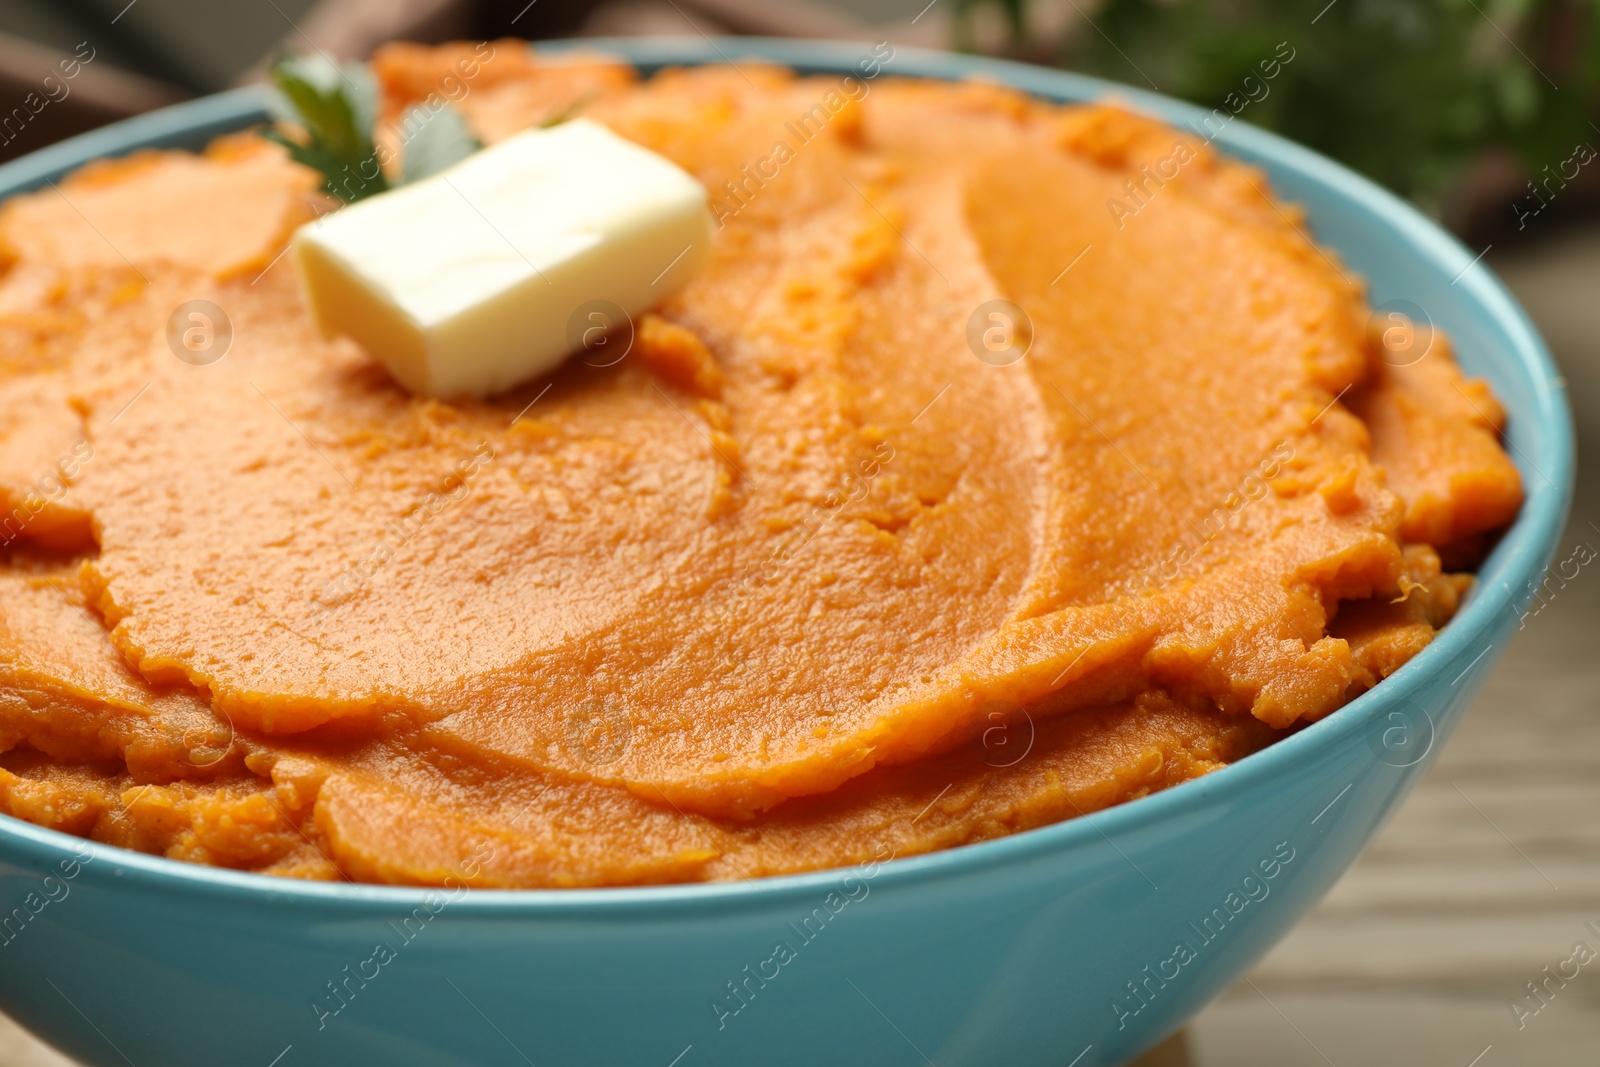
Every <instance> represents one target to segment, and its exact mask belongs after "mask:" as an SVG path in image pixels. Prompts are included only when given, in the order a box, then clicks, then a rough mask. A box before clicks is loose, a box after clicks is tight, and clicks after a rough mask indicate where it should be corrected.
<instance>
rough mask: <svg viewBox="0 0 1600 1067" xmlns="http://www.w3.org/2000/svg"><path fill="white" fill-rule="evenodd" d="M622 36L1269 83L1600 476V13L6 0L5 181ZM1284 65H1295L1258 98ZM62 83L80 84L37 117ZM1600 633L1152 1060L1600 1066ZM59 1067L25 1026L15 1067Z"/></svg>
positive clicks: (1497, 687) (1529, 667) (1215, 89)
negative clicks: (492, 47) (67, 67)
mask: <svg viewBox="0 0 1600 1067" xmlns="http://www.w3.org/2000/svg"><path fill="white" fill-rule="evenodd" d="M610 34H672V35H686V34H687V35H699V34H754V35H769V36H797V37H824V38H850V39H857V40H889V41H891V42H893V43H895V44H897V45H900V44H905V45H921V46H925V47H931V48H955V49H961V50H967V51H977V52H983V53H987V54H992V55H1000V56H1006V57H1010V58H1015V59H1023V60H1027V61H1029V62H1035V63H1043V64H1049V65H1057V66H1063V67H1067V68H1070V69H1074V70H1080V71H1084V72H1088V73H1092V74H1097V75H1100V76H1102V77H1105V78H1109V79H1111V80H1113V81H1118V82H1123V83H1126V84H1128V85H1132V86H1136V87H1139V88H1154V89H1157V90H1159V91H1160V92H1163V93H1166V94H1168V95H1172V96H1178V97H1183V98H1185V99H1188V100H1191V101H1193V102H1195V103H1198V104H1201V105H1202V106H1205V107H1207V108H1227V109H1229V110H1240V109H1241V105H1239V104H1238V97H1237V96H1234V97H1233V98H1232V100H1230V94H1237V93H1238V92H1239V91H1240V88H1241V87H1244V89H1245V91H1246V92H1247V93H1249V94H1251V102H1250V103H1249V105H1248V109H1247V110H1245V111H1244V114H1243V115H1242V116H1241V119H1242V120H1243V121H1249V122H1253V123H1256V124H1259V125H1263V126H1266V127H1268V128H1270V129H1273V130H1276V131H1278V132H1280V133H1282V134H1284V135H1286V136H1288V137H1290V138H1292V139H1294V140H1296V141H1299V142H1301V143H1303V144H1306V145H1308V146H1310V147H1312V148H1315V149H1317V150H1318V151H1321V152H1323V153H1326V154H1327V155H1330V156H1333V157H1334V158H1336V159H1339V160H1341V161H1343V162H1344V163H1346V164H1347V165H1349V166H1351V167H1353V168H1355V169H1356V170H1358V171H1361V172H1363V173H1365V174H1367V175H1368V176H1370V177H1372V178H1373V179H1374V180H1376V181H1378V182H1380V183H1382V184H1384V185H1386V186H1388V187H1389V188H1391V189H1392V190H1394V191H1395V192H1396V193H1398V194H1400V195H1401V196H1404V197H1406V198H1407V199H1409V200H1411V201H1412V202H1413V203H1415V204H1416V205H1417V206H1418V207H1419V208H1421V209H1422V210H1423V211H1425V212H1427V213H1428V214H1430V215H1432V216H1434V217H1435V218H1437V219H1439V220H1440V221H1441V222H1442V223H1443V224H1445V225H1446V226H1448V227H1449V228H1450V229H1452V230H1454V231H1455V232H1456V233H1457V234H1458V235H1459V236H1460V237H1461V238H1462V240H1464V241H1465V242H1467V244H1468V245H1470V246H1471V247H1472V249H1473V250H1474V251H1482V252H1483V258H1484V262H1486V263H1488V264H1489V265H1490V266H1491V267H1492V268H1494V269H1495V270H1496V271H1497V272H1498V273H1499V274H1500V275H1501V277H1502V278H1504V279H1505V280H1506V282H1507V283H1508V284H1509V285H1510V287H1511V288H1512V289H1513V290H1514V291H1515V293H1516V295H1517V296H1518V297H1519V298H1520V299H1521V300H1522V302H1523V304H1524V305H1525V306H1526V307H1527V308H1528V310H1529V311H1530V312H1531V313H1532V315H1533V317H1534V319H1535V320H1536V321H1537V323H1538V324H1539V326H1540V328H1541V330H1542V331H1543V332H1544V334H1545V336H1546V338H1547V340H1548V341H1549V342H1550V345H1551V347H1552V349H1553V350H1554V351H1555V354H1556V357H1557V360H1558V362H1560V363H1561V365H1562V370H1563V372H1564V374H1565V377H1566V380H1567V384H1568V389H1569V393H1570V395H1571V397H1572V400H1573V405H1574V409H1575V413H1576V415H1577V418H1578V425H1579V437H1580V448H1581V450H1582V451H1583V452H1584V453H1586V454H1588V455H1590V456H1592V455H1594V454H1595V451H1594V450H1595V445H1596V433H1597V430H1600V357H1597V355H1596V351H1595V347H1596V339H1597V338H1600V299H1597V298H1600V162H1595V161H1596V159H1597V151H1596V150H1597V148H1600V118H1597V115H1600V109H1597V107H1596V105H1597V103H1600V99H1597V91H1600V0H1331V2H1329V0H1305V2H1301V0H931V2H930V0H503V2H502V0H131V2H130V0H0V102H5V101H14V102H16V103H17V105H18V106H17V107H16V108H15V109H13V110H12V111H10V112H9V113H0V162H3V161H5V160H8V159H12V158H15V157H17V156H20V155H23V154H26V153H28V152H32V151H35V150H37V149H39V148H42V147H44V146H45V145H47V144H49V143H51V142H52V141H55V140H59V139H61V138H63V137H67V136H70V135H72V134H74V133H78V132H81V131H83V130H87V129H92V128H93V127H95V126H98V125H101V124H103V123H106V122H110V121H113V120H115V119H118V118H123V117H126V116H128V115H132V114H137V113H139V112H142V111H146V110H149V109H152V108H156V107H161V106H164V105H166V104H169V103H173V102H176V101H179V100H183V99H186V98H188V97H191V96H196V95H200V94H204V93H209V92H214V91H217V90H220V89H225V88H228V87H230V86H233V85H237V84H242V83H245V82H249V81H252V80H254V79H256V78H258V77H259V76H260V73H261V72H262V71H263V69H264V64H265V61H266V60H267V59H268V58H269V57H270V56H272V55H274V54H276V53H277V52H279V51H280V50H283V49H288V50H290V51H294V52H308V51H313V50H314V51H318V52H322V53H323V54H326V55H330V56H334V57H337V58H341V59H362V58H365V57H366V56H367V55H369V54H370V52H371V51H372V49H373V48H374V47H376V46H377V45H379V44H381V43H382V42H384V41H387V40H392V39H395V38H405V39H409V40H417V41H438V40H446V39H450V38H462V37H467V38H497V37H503V36H520V37H526V38H530V39H535V40H537V39H540V38H552V37H571V36H603V35H610ZM1280 42H1284V43H1286V44H1287V46H1288V47H1289V48H1291V49H1293V52H1294V58H1293V61H1292V62H1289V63H1286V64H1284V65H1283V67H1282V69H1281V72H1280V73H1279V75H1278V76H1277V77H1276V78H1274V79H1272V80H1271V82H1270V85H1268V84H1263V83H1261V82H1259V81H1256V82H1255V83H1254V84H1255V86H1256V88H1253V89H1252V88H1251V87H1250V86H1251V84H1252V82H1251V81H1249V80H1247V79H1249V78H1252V77H1253V76H1254V75H1255V74H1256V73H1257V72H1256V70H1255V65H1256V63H1257V62H1258V60H1259V59H1260V57H1261V56H1263V55H1271V54H1273V52H1274V50H1275V49H1276V48H1277V47H1278V45H1279V43H1280ZM68 57H75V58H76V59H77V60H78V61H79V62H80V64H81V72H80V74H79V76H78V77H77V78H75V79H73V80H72V81H71V82H70V83H62V84H64V85H65V86H66V87H67V90H68V91H66V92H65V93H64V94H63V93H62V92H61V90H59V89H58V90H56V91H54V92H53V93H52V94H51V96H50V98H49V99H44V98H42V97H40V95H39V94H38V92H37V90H38V89H39V87H40V85H41V79H42V77H43V75H44V74H46V73H47V72H49V71H50V70H51V69H52V68H55V67H56V64H57V63H58V62H59V61H61V60H63V59H66V58H68ZM735 58H737V56H736V55H735ZM30 93H32V94H33V95H32V96H31V97H30V96H29V94H30ZM6 106H8V107H9V106H11V105H10V104H7V105H6ZM1582 469H1586V467H1585V466H1584V465H1580V470H1582ZM1580 544H1586V545H1588V546H1590V548H1591V551H1593V550H1596V549H1600V486H1597V485H1596V484H1595V482H1594V481H1593V480H1592V479H1581V478H1580V486H1579V493H1578V500H1577V505H1576V507H1575V510H1574V515H1573V518H1572V522H1571V523H1570V524H1569V528H1568V531H1567V534H1566V537H1565V539H1564V543H1563V546H1562V548H1561V549H1560V550H1558V552H1557V558H1558V559H1562V558H1565V557H1567V556H1568V555H1569V554H1570V553H1572V551H1573V550H1574V548H1576V547H1577V546H1578V545H1580ZM1596 634H1600V577H1595V576H1594V575H1593V574H1591V573H1590V571H1589V570H1584V571H1582V572H1580V574H1579V576H1578V577H1577V578H1575V579H1572V580H1570V581H1568V582H1565V583H1563V584H1562V587H1561V589H1560V591H1559V594H1558V595H1556V596H1555V597H1553V598H1552V599H1551V601H1550V604H1549V606H1548V607H1547V608H1546V609H1545V610H1543V611H1541V612H1540V613H1539V615H1538V616H1537V617H1534V618H1531V619H1529V620H1527V625H1526V627H1525V628H1524V629H1523V630H1522V631H1521V632H1520V633H1519V634H1518V636H1517V639H1516V641H1515V642H1514V644H1513V645H1512V646H1511V649H1510V651H1509V652H1508V653H1507V655H1506V658H1505V660H1504V661H1502V663H1501V666H1500V668H1499V669H1498V671H1497V672H1496V673H1495V675H1494V677H1493V678H1492V679H1491V681H1490V683H1489V685H1488V687H1487V688H1486V690H1485V692H1484V694H1483V696H1482V698H1481V699H1480V701H1479V704H1478V706H1477V707H1476V708H1475V709H1474V711H1473V713H1472V715H1471V716H1470V717H1469V719H1468V720H1467V723H1466V725H1465V726H1464V727H1462V729H1461V730H1460V731H1459V733H1458V734H1457V735H1456V737H1455V738H1453V739H1452V741H1451V743H1450V746H1449V747H1448V748H1447V749H1446V750H1445V751H1444V753H1443V754H1442V756H1441V757H1440V759H1439V760H1438V762H1437V763H1436V764H1435V765H1434V767H1433V768H1432V770H1431V771H1430V772H1429V774H1428V776H1427V778H1426V779H1425V780H1424V781H1423V783H1422V785H1421V786H1420V787H1419V788H1418V790H1417V792H1416V793H1415V794H1413V796H1412V797H1411V798H1410V799H1409V800H1408V801H1407V803H1406V804H1405V805H1404V807H1403V808H1402V809H1401V811H1400V812H1399V814H1398V815H1397V816H1396V817H1395V818H1394V819H1393V820H1392V822H1391V823H1390V824H1389V826H1388V827H1387V828H1386V829H1385V830H1384V832H1383V834H1382V835H1381V836H1380V838H1379V839H1378V840H1377V842H1376V843H1375V844H1374V845H1373V846H1372V848H1371V849H1369V851H1368V853H1367V854H1366V855H1365V856H1364V857H1363V858H1362V860H1361V861H1360V862H1358V863H1357V865H1356V866H1355V867H1354V868H1353V869H1352V870H1351V871H1350V872H1349V873H1348V874H1347V875H1346V877H1345V878H1344V880H1343V881H1342V882H1341V883H1340V884H1339V885H1338V886H1337V887H1336V888H1335V890H1334V891H1333V892H1332V894H1330V896H1329V897H1328V899H1327V900H1326V901H1325V902H1324V903H1323V904H1322V906H1321V907H1320V908H1319V909H1318V910H1317V911H1316V912H1315V913H1314V914H1313V915H1312V916H1311V917H1310V918H1309V919H1307V920H1306V922H1305V923H1303V924H1302V925H1301V926H1300V928H1299V929H1297V930H1296V931H1295V932H1294V933H1293V934H1292V935H1291V936H1290V937H1289V938H1288V939H1287V940H1285V941H1284V942H1283V943H1282V944H1281V945H1279V946H1278V947H1277V948H1276V949H1274V950H1273V952H1272V953H1271V954H1270V955H1268V957H1267V958H1266V959H1265V960H1263V961H1262V963H1261V964H1260V965H1259V966H1258V967H1257V968H1256V970H1255V971H1254V972H1253V973H1252V974H1251V975H1250V976H1248V977H1247V978H1246V979H1245V980H1243V981H1242V982H1240V983H1239V985H1238V986H1236V987H1235V988H1234V989H1232V990H1230V991H1229V992H1228V993H1226V994H1224V995H1223V996H1222V997H1221V998H1220V999H1219V1000H1218V1001H1217V1002H1216V1003H1214V1004H1213V1005H1212V1006H1211V1007H1209V1008H1208V1009H1207V1010H1206V1011H1205V1012H1203V1013H1202V1014H1201V1015H1200V1016H1199V1017H1198V1018H1197V1019H1196V1020H1195V1021H1194V1022H1193V1023H1192V1024H1191V1025H1190V1027H1189V1028H1188V1030H1187V1031H1186V1032H1185V1033H1184V1034H1181V1035H1178V1037H1176V1038H1175V1039H1174V1040H1173V1041H1172V1042H1169V1043H1168V1045H1167V1046H1165V1047H1164V1048H1163V1049H1161V1050H1160V1051H1158V1052H1157V1053H1156V1054H1154V1055H1152V1056H1151V1057H1147V1059H1146V1060H1145V1061H1141V1062H1142V1064H1144V1065H1145V1067H1157V1065H1160V1067H1180V1065H1197V1067H1298V1065H1302V1064H1303V1065H1308V1067H1313V1065H1316V1067H1320V1065H1324V1064H1326V1065H1330V1067H1332V1065H1339V1067H1354V1065H1361V1067H1389V1065H1394V1067H1402V1065H1403V1067H1413V1065H1420V1064H1446V1065H1450V1067H1505V1065H1518V1064H1535V1065H1544V1064H1586V1063H1597V1062H1600V961H1596V962H1595V963H1592V964H1590V965H1589V966H1587V967H1585V968H1583V969H1582V970H1581V971H1580V973H1579V975H1578V977H1576V978H1574V979H1571V980H1569V981H1566V982H1565V983H1564V984H1562V985H1560V986H1559V987H1556V986H1554V985H1550V986H1546V987H1545V988H1546V989H1547V990H1550V989H1553V990H1554V991H1555V992H1554V993H1553V994H1548V995H1547V1003H1546V1004H1545V1006H1544V1008H1542V1009H1541V1010H1540V1011H1539V1012H1538V1014H1537V1015H1534V1016H1528V1015H1526V1014H1524V1015H1522V1016H1521V1017H1520V1019H1519V1016H1518V1014H1517V1013H1515V1012H1513V1011H1512V1010H1511V1007H1510V1001H1512V1000H1513V999H1514V998H1521V997H1526V996H1527V994H1528V987H1527V983H1529V982H1540V981H1543V980H1544V978H1545V975H1546V973H1547V972H1546V971H1545V970H1544V969H1545V968H1546V967H1551V968H1554V967H1555V966H1556V965H1558V964H1559V963H1560V962H1561V961H1562V960H1565V959H1567V958H1568V957H1569V956H1571V955H1572V953H1573V948H1574V945H1575V944H1576V943H1578V942H1580V941H1583V942H1586V943H1587V944H1588V945H1590V946H1591V947H1593V948H1594V949H1595V950H1596V951H1600V655H1596V652H1597V651H1600V649H1597V647H1596V637H1595V635H1596ZM1589 924H1593V925H1592V926H1591V925H1589ZM1067 1058H1068V1057H1067V1056H1063V1067H1065V1065H1066V1060H1067ZM65 1062H66V1061H64V1060H62V1059H60V1058H59V1057H58V1056H56V1055H55V1054H54V1053H52V1052H50V1051H49V1050H47V1049H44V1048H43V1047H42V1046H39V1045H37V1044H35V1043H34V1042H32V1040H31V1039H29V1038H28V1037H26V1035H24V1034H22V1033H21V1032H20V1031H18V1030H16V1029H15V1028H14V1027H12V1026H11V1025H10V1024H9V1023H8V1022H7V1021H6V1020H5V1019H4V1017H3V1016H0V1067H63V1065H64V1064H65Z"/></svg>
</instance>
